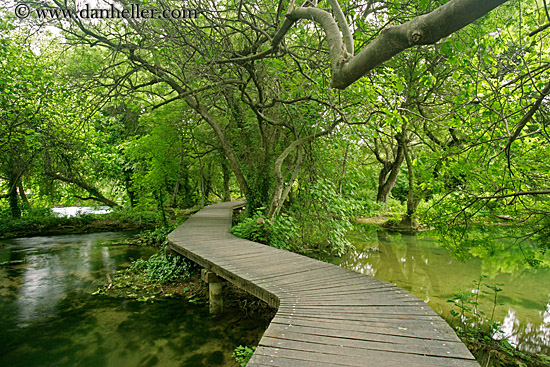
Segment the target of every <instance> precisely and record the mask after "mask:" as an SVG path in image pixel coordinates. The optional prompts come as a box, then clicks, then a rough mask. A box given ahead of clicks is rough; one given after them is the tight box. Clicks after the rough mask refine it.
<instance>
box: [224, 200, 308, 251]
mask: <svg viewBox="0 0 550 367" xmlns="http://www.w3.org/2000/svg"><path fill="white" fill-rule="evenodd" d="M260 209H263V208H260ZM231 233H233V234H234V235H235V236H237V237H240V238H245V239H247V240H250V241H255V242H259V243H263V244H268V245H270V246H273V247H277V248H280V249H285V250H292V249H294V245H295V243H296V240H297V236H298V226H297V223H296V220H295V219H294V218H293V217H291V216H289V215H287V214H284V213H282V214H279V215H278V216H277V217H275V218H273V219H266V217H265V216H264V215H263V214H262V212H261V211H257V212H256V213H255V215H254V216H252V217H250V218H245V219H243V220H242V221H241V222H240V223H238V224H237V225H235V226H233V227H232V228H231Z"/></svg>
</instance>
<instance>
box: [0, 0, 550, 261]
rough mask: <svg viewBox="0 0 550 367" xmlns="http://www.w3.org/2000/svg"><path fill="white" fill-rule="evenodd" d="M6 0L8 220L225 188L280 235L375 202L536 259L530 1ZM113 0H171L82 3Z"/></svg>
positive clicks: (542, 136) (537, 80) (541, 59)
mask: <svg viewBox="0 0 550 367" xmlns="http://www.w3.org/2000/svg"><path fill="white" fill-rule="evenodd" d="M25 4H28V5H27V6H28V8H27V9H28V10H29V12H30V14H29V16H28V17H26V18H25V19H17V17H15V16H14V11H15V4H11V6H6V7H5V8H4V9H3V10H2V16H1V19H2V20H1V29H0V53H1V54H2V57H1V58H0V67H1V68H2V71H1V73H0V75H1V76H0V98H1V100H0V120H1V125H0V129H1V130H2V131H1V135H0V156H1V157H0V162H1V163H0V180H1V185H2V186H1V189H2V191H1V195H2V197H3V198H4V199H5V200H3V205H4V206H5V208H6V210H7V211H8V212H9V213H10V215H12V216H13V217H19V216H20V215H21V210H22V209H23V211H24V210H25V208H28V207H29V206H32V205H35V206H37V205H38V206H40V205H52V204H60V203H74V202H75V200H77V199H78V200H80V202H84V201H86V200H94V201H96V202H100V203H103V204H106V205H109V206H112V207H117V206H121V207H131V208H134V209H135V210H141V209H146V208H157V209H159V210H160V211H162V212H164V210H166V209H167V208H178V207H179V208H185V207H191V206H194V205H199V206H200V205H204V204H205V203H207V202H210V201H218V200H219V201H221V200H229V199H230V198H231V197H233V198H235V197H241V196H242V197H244V198H246V201H247V208H248V212H249V215H256V216H262V218H264V219H265V220H267V221H268V223H269V224H270V225H272V226H273V230H272V231H269V235H271V236H272V238H271V239H270V241H271V242H275V243H278V244H280V245H281V246H286V247H292V245H293V244H294V245H297V246H298V245H303V244H308V245H310V246H319V247H323V246H324V247H326V246H327V244H328V247H329V248H332V249H334V250H335V251H336V252H343V251H344V250H345V246H346V244H347V243H346V241H345V240H344V234H345V231H346V230H347V229H348V228H349V225H350V219H351V218H353V217H356V216H368V215H372V214H373V213H375V211H376V210H379V209H381V208H385V210H389V211H392V210H394V211H397V212H398V213H399V218H398V220H397V221H396V222H398V224H399V225H400V226H403V227H409V228H415V227H417V226H418V222H419V221H420V222H421V223H424V224H427V225H429V226H432V227H436V228H438V229H440V230H441V231H443V232H445V233H447V234H448V235H449V236H450V238H453V239H457V238H459V239H460V240H461V242H460V243H461V246H463V247H464V246H474V245H476V244H479V243H482V242H483V241H485V237H484V235H480V234H479V233H478V232H476V233H475V234H469V233H468V232H464V230H465V229H468V228H470V227H472V226H475V225H478V224H480V223H481V224H482V223H489V222H490V223H493V222H496V221H499V220H504V221H506V223H512V225H511V226H503V227H506V230H509V231H510V232H511V234H512V235H514V236H517V238H518V240H529V241H533V242H535V243H538V244H540V251H539V252H536V253H532V254H528V255H526V257H527V258H528V260H529V261H531V262H533V263H540V262H541V261H547V259H546V258H545V257H544V252H543V249H544V248H545V247H546V246H548V245H549V243H548V238H550V220H549V218H550V217H549V212H550V201H549V195H550V160H549V159H548V157H549V156H550V148H549V144H548V142H549V140H550V135H549V133H548V132H549V126H548V125H549V117H548V113H549V110H548V108H549V105H548V101H547V99H546V97H547V95H548V92H549V91H550V82H549V81H548V75H549V74H548V69H549V68H550V63H549V59H548V57H549V50H550V47H549V45H548V42H549V30H548V29H546V27H545V26H546V25H547V23H549V22H550V16H549V15H548V10H547V9H546V4H545V2H544V1H542V0H537V1H517V0H511V1H503V0H499V1H497V0H451V1H436V0H422V1H405V0H395V1H377V0H367V1H354V0H350V1H345V2H343V1H340V2H339V1H336V0H327V1H319V2H317V1H311V0H308V1H306V2H304V3H303V4H300V3H295V2H294V1H293V0H291V1H282V0H281V1H279V2H270V1H248V0H224V1H189V2H186V3H185V7H186V9H195V10H197V15H198V16H197V17H196V18H195V17H193V16H191V17H185V19H175V18H169V19H156V18H151V19H146V18H143V17H142V18H134V19H130V18H128V19H81V18H77V17H67V18H65V19H56V17H55V16H50V17H46V18H44V17H43V16H39V12H38V10H42V11H43V10H44V9H68V10H70V11H78V10H79V9H81V7H82V4H81V2H78V1H76V2H75V1H60V0H42V1H28V2H25ZM112 4H115V5H116V7H117V9H123V8H125V7H126V8H127V9H130V8H131V7H132V6H135V5H136V4H138V5H140V6H141V7H142V9H159V10H163V9H172V10H173V9H181V7H182V3H181V2H180V1H170V0H132V1H126V0H125V1H97V2H96V3H95V4H93V6H95V7H97V8H102V7H103V8H105V9H107V8H109V7H110V6H111V5H112ZM41 14H44V13H43V12H42V13H41ZM50 14H52V13H50ZM251 223H252V224H251V225H254V224H255V223H260V222H257V221H252V222H251ZM258 225H259V224H258ZM276 229H279V230H278V231H277V230H276ZM281 229H284V230H283V231H281ZM252 230H253V229H252ZM283 232H284V235H283V234H281V233H283ZM277 233H279V234H278V235H276V234H277ZM480 236H481V237H480Z"/></svg>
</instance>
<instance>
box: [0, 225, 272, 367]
mask: <svg viewBox="0 0 550 367" xmlns="http://www.w3.org/2000/svg"><path fill="white" fill-rule="evenodd" d="M127 236H128V235H127V234H124V233H112V232H111V233H109V232H108V233H95V234H84V235H61V236H48V237H29V238H16V239H10V240H2V241H0V264H1V266H0V330H2V332H1V333H0V366H10V367H17V366H22V367H23V366H24V367H33V366H41V367H43V366H59V367H64V366H67V367H74V366H79V367H84V366H90V367H121V366H124V367H133V366H136V367H138V366H139V367H147V366H163V367H171V366H193V367H200V366H205V367H206V366H236V363H235V361H234V360H233V359H232V358H231V353H232V351H233V349H234V348H235V347H237V346H238V345H240V344H243V345H245V344H249V343H251V341H252V342H256V343H257V341H258V340H259V334H261V333H262V332H263V330H264V329H263V328H265V325H261V326H258V325H257V322H255V321H254V320H250V319H246V318H243V315H239V314H231V313H229V314H225V315H224V317H223V318H220V319H212V318H211V317H210V315H209V312H208V306H207V305H205V304H193V303H190V302H187V301H186V299H185V298H184V297H178V298H174V299H165V300H161V301H157V302H155V303H144V302H138V301H136V300H128V299H121V298H112V297H109V296H104V295H96V296H92V295H91V293H92V292H93V291H95V290H96V289H97V288H98V287H99V286H101V285H103V284H104V283H105V281H106V274H107V273H113V272H114V271H116V270H119V269H122V268H124V267H127V266H128V265H129V264H130V262H131V261H132V260H133V259H137V258H145V257H148V256H150V255H151V254H153V253H154V252H156V249H152V248H147V247H135V246H129V245H125V244H123V243H122V242H123V240H124V239H125V238H126V237H127ZM249 345H250V344H249Z"/></svg>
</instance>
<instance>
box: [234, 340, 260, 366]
mask: <svg viewBox="0 0 550 367" xmlns="http://www.w3.org/2000/svg"><path fill="white" fill-rule="evenodd" d="M255 350H256V347H252V348H249V347H246V346H244V347H243V346H242V345H239V346H238V347H237V348H235V350H234V351H233V354H232V357H233V358H235V361H237V363H238V364H239V366H240V367H245V366H246V365H247V363H248V361H250V358H252V354H254V351H255Z"/></svg>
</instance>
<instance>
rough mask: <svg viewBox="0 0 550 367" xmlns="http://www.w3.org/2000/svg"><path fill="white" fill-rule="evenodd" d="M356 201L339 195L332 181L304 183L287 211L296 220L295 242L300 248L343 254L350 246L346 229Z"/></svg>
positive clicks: (354, 210) (356, 207)
mask: <svg viewBox="0 0 550 367" xmlns="http://www.w3.org/2000/svg"><path fill="white" fill-rule="evenodd" d="M360 207H361V206H360V204H359V203H358V202H357V201H354V200H352V199H347V198H344V197H342V195H339V194H338V192H337V191H336V186H335V185H334V183H332V182H330V181H328V180H318V181H317V182H316V183H315V184H313V185H311V186H308V187H305V188H304V191H303V193H302V195H301V196H300V200H299V201H298V202H297V203H296V204H294V205H293V206H291V208H290V213H291V215H293V216H294V217H295V218H296V221H297V223H298V234H299V238H298V243H299V246H300V247H302V248H303V249H304V250H306V249H309V250H313V251H322V252H328V253H332V254H335V255H342V254H344V253H345V252H346V251H347V249H348V248H349V247H350V246H351V243H350V242H349V241H348V240H347V236H346V234H347V232H348V231H349V230H350V229H352V219H353V218H354V216H355V214H356V213H358V212H359V210H360Z"/></svg>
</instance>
